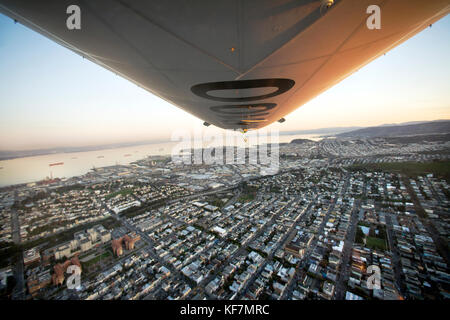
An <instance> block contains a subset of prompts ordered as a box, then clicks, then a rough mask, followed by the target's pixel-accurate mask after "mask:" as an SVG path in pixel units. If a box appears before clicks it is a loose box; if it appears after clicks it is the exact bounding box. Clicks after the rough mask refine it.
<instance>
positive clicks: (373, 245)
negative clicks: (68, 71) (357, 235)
mask: <svg viewBox="0 0 450 320" xmlns="http://www.w3.org/2000/svg"><path fill="white" fill-rule="evenodd" d="M366 247H367V248H370V249H379V250H383V251H385V250H387V247H386V241H384V239H380V238H375V237H366Z"/></svg>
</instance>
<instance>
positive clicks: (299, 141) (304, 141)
mask: <svg viewBox="0 0 450 320" xmlns="http://www.w3.org/2000/svg"><path fill="white" fill-rule="evenodd" d="M307 142H314V141H312V140H309V139H294V140H292V141H291V143H296V144H302V143H307Z"/></svg>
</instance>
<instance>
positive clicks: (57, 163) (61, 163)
mask: <svg viewBox="0 0 450 320" xmlns="http://www.w3.org/2000/svg"><path fill="white" fill-rule="evenodd" d="M63 164H64V162H55V163H50V164H49V166H50V167H54V166H62V165H63Z"/></svg>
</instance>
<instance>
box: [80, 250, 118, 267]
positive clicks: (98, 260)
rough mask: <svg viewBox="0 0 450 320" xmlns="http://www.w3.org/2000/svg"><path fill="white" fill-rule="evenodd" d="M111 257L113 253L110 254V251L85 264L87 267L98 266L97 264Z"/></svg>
mask: <svg viewBox="0 0 450 320" xmlns="http://www.w3.org/2000/svg"><path fill="white" fill-rule="evenodd" d="M110 256H111V253H110V252H109V251H106V252H105V253H103V254H100V255H98V256H96V257H94V258H92V259H91V260H89V261H86V262H84V265H85V266H86V267H89V266H91V265H93V264H96V263H98V262H100V261H101V260H103V259H106V258H109V257H110Z"/></svg>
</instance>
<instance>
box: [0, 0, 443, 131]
mask: <svg viewBox="0 0 450 320" xmlns="http://www.w3.org/2000/svg"><path fill="white" fill-rule="evenodd" d="M71 5H75V6H77V7H78V8H79V12H80V16H79V22H80V25H79V28H72V29H70V28H69V27H68V22H67V19H69V18H71V17H70V16H71V12H70V11H68V7H69V6H71ZM374 5H375V6H376V7H378V8H379V12H378V14H379V16H377V17H376V18H377V19H378V20H379V21H378V22H379V25H378V27H375V28H373V27H370V24H369V23H368V19H374V17H372V14H377V12H376V11H373V12H372V11H370V10H368V8H369V6H372V8H373V6H374ZM449 11H450V1H449V0H427V1H424V0H367V1H366V0H340V1H339V0H335V1H330V0H327V1H321V0H316V1H314V0H296V1H292V0H248V1H245V0H215V1H211V0H197V1H185V0H170V1H139V0H96V1H87V0H85V1H81V0H53V1H48V0H44V1H27V0H0V12H2V13H4V14H6V15H8V16H10V17H11V18H13V19H15V20H17V21H18V22H20V23H22V24H24V25H26V26H28V27H30V28H31V29H33V30H35V31H37V32H39V33H41V34H43V35H45V36H46V37H48V38H50V39H52V40H54V41H56V42H58V43H59V44H61V45H63V46H65V47H67V48H69V49H71V50H73V51H75V52H76V53H78V54H80V55H82V56H83V57H85V58H87V59H89V60H91V61H93V62H95V63H97V64H99V65H101V66H103V67H105V68H107V69H109V70H111V71H113V72H115V73H117V74H118V75H120V76H122V77H124V78H126V79H129V80H130V81H132V82H134V83H136V84H137V85H139V86H141V87H142V88H144V89H146V90H148V91H150V92H151V93H153V94H155V95H157V96H159V97H161V98H162V99H164V100H166V101H168V102H170V103H172V104H174V105H176V106H178V107H180V108H181V109H183V110H185V111H187V112H189V113H191V114H193V115H195V116H196V117H198V118H201V119H203V120H204V121H205V122H206V123H207V124H213V125H215V126H217V127H220V128H225V129H243V130H248V129H258V128H262V127H264V126H267V125H269V124H271V123H273V122H275V121H278V120H280V119H283V117H284V116H286V115H287V114H289V113H290V112H292V111H294V110H295V109H297V108H298V107H300V106H302V105H303V104H305V103H306V102H307V101H309V100H310V99H312V98H314V97H315V96H317V95H318V94H320V93H321V92H323V91H324V90H326V89H328V88H330V87H332V86H333V85H335V84H336V83H338V82H339V81H341V80H342V79H344V78H346V77H347V76H349V75H350V74H352V73H353V72H355V71H357V70H358V69H359V68H361V67H362V66H364V65H365V64H367V63H369V62H370V61H372V60H373V59H375V58H377V57H378V56H380V55H382V54H384V53H386V52H387V51H389V50H390V49H392V48H394V47H395V46H397V45H399V44H400V43H402V42H403V41H405V40H407V39H409V38H410V37H412V36H413V35H415V34H416V33H418V32H420V31H421V30H423V29H424V28H426V27H428V26H429V25H431V24H432V23H434V22H435V21H437V20H439V19H440V18H442V17H444V16H445V15H446V14H448V12H449ZM168 121H169V122H170V119H168ZM169 125H170V124H169Z"/></svg>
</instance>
